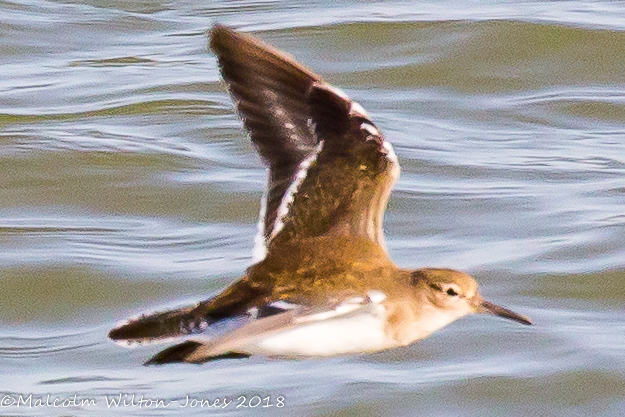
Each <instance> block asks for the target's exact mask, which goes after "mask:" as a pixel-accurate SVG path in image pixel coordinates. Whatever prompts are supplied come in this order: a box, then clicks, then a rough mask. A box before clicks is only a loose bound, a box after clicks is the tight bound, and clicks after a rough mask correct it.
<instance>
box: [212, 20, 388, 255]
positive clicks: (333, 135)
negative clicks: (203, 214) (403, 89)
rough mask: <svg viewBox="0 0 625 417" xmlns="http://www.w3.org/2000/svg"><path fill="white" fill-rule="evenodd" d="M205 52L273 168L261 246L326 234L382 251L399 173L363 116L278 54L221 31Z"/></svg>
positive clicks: (214, 32) (379, 136)
mask: <svg viewBox="0 0 625 417" xmlns="http://www.w3.org/2000/svg"><path fill="white" fill-rule="evenodd" d="M211 48H212V49H213V51H214V52H215V54H216V55H217V57H218V60H219V65H220V67H221V71H222V75H223V77H224V79H225V80H226V82H227V84H228V86H229V90H230V93H231V94H232V96H233V98H234V100H235V102H236V103H237V110H238V112H239V114H240V115H241V118H242V119H243V123H244V126H245V128H246V129H247V131H248V132H249V134H250V136H251V138H252V141H253V143H254V144H255V145H256V147H257V149H258V151H259V153H260V155H261V157H262V158H263V160H264V161H265V163H266V164H267V165H268V167H269V169H270V178H269V186H268V193H267V203H266V212H265V218H264V219H263V220H264V230H263V234H264V241H265V242H264V243H265V245H266V246H267V247H268V246H269V245H270V244H271V243H272V241H273V240H274V239H276V240H277V241H283V240H284V239H286V240H290V239H292V238H293V237H295V236H298V237H302V238H305V237H315V236H320V235H323V234H325V233H328V232H335V233H340V234H347V235H357V236H365V237H368V238H369V239H371V240H373V241H374V242H377V243H379V244H380V245H382V246H384V237H383V232H382V220H383V215H384V210H385V208H386V204H387V201H388V198H389V196H390V192H391V189H392V186H393V184H394V182H395V180H396V179H397V176H398V174H399V164H398V162H397V158H396V156H395V154H394V152H393V150H392V147H391V146H390V144H388V143H386V142H385V140H384V137H383V136H382V134H381V133H380V131H379V129H378V128H377V127H376V126H375V124H374V123H373V122H372V121H371V120H370V119H369V116H368V115H367V113H366V112H365V111H364V110H363V109H362V107H360V105H358V104H357V103H354V102H352V101H351V100H350V99H349V98H348V97H347V96H346V95H345V94H344V93H343V92H341V91H340V90H338V89H335V88H333V87H332V86H330V85H329V84H327V83H325V82H324V81H323V79H322V78H321V77H320V76H318V75H316V74H314V73H313V72H312V71H310V70H308V69H306V68H304V67H303V66H301V65H300V64H298V63H297V62H295V61H294V60H293V59H292V58H290V57H289V56H288V55H286V54H284V53H283V52H280V51H277V50H276V49H274V48H272V47H270V46H268V45H266V44H263V43H261V42H260V41H258V40H256V39H254V38H252V37H251V36H249V35H244V34H239V33H236V32H234V31H232V30H231V29H228V28H225V27H223V26H215V27H214V28H213V30H212V32H211Z"/></svg>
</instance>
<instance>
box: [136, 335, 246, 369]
mask: <svg viewBox="0 0 625 417" xmlns="http://www.w3.org/2000/svg"><path fill="white" fill-rule="evenodd" d="M202 346H203V343H201V342H198V341H195V340H188V341H186V342H184V343H180V344H178V345H174V346H171V347H168V348H167V349H164V350H162V351H160V352H158V353H157V354H156V355H154V356H152V357H151V358H150V359H148V360H147V361H146V362H145V363H144V365H145V366H150V365H167V364H170V363H195V364H200V363H204V362H213V361H217V360H222V359H246V358H249V357H250V356H251V355H249V354H247V353H241V352H226V353H222V354H218V355H214V356H207V357H203V358H201V359H197V358H193V354H194V353H195V352H196V351H197V350H198V349H199V348H200V347H202Z"/></svg>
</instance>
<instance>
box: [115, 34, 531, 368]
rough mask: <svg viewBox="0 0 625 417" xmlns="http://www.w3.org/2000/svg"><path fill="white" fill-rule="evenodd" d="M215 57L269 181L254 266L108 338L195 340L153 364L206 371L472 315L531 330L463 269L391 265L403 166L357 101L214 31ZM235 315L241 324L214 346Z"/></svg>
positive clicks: (380, 346)
mask: <svg viewBox="0 0 625 417" xmlns="http://www.w3.org/2000/svg"><path fill="white" fill-rule="evenodd" d="M210 46H211V49H212V50H213V52H214V53H215V55H216V56H217V58H218V62H219V67H220V69H221V74H222V76H223V79H224V80H225V82H226V84H227V86H228V89H229V92H230V94H231V95H232V97H233V99H234V101H235V103H236V109H237V111H238V113H239V115H240V116H241V119H242V120H243V125H244V126H245V128H246V130H247V132H248V133H249V136H250V137H251V139H252V142H253V143H254V145H255V147H256V149H257V150H258V153H259V154H260V156H261V158H262V159H263V161H264V162H265V164H266V165H267V167H268V171H269V175H268V187H267V191H266V193H265V196H264V198H263V202H262V204H261V215H260V222H259V233H258V236H257V237H256V247H255V249H254V263H253V265H252V266H250V267H249V268H248V269H247V271H246V273H245V275H244V276H243V277H242V278H240V279H239V280H237V281H236V282H234V283H233V284H232V285H230V286H229V287H228V288H226V289H225V290H224V291H222V292H221V293H219V294H218V295H216V296H215V297H213V298H210V299H208V300H206V301H202V302H200V303H198V304H196V305H194V306H191V307H186V308H181V309H178V310H172V311H167V312H161V313H155V314H151V315H147V316H142V317H140V318H137V319H133V320H130V321H129V322H126V323H125V324H123V325H121V326H119V327H117V328H115V329H113V330H111V332H110V333H109V337H110V338H111V339H113V340H117V341H128V342H142V341H148V340H155V339H168V338H177V337H186V338H187V340H186V341H185V342H183V343H180V344H177V345H174V346H172V347H169V348H167V349H165V350H163V351H161V352H160V353H158V354H157V355H156V356H154V357H153V358H151V359H150V360H149V361H148V362H147V364H165V363H172V362H190V363H201V362H206V361H210V360H215V359H223V358H239V357H247V356H250V355H266V356H279V357H308V356H330V355H339V354H347V353H359V352H375V351H380V350H384V349H390V348H395V347H399V346H406V345H410V344H411V343H414V342H416V341H418V340H420V339H424V338H425V337H427V336H429V335H430V334H431V333H433V332H435V331H436V330H438V329H440V328H442V327H444V326H446V325H448V324H450V323H452V322H453V321H455V320H457V319H459V318H460V317H463V316H466V315H468V314H472V313H489V314H494V315H497V316H500V317H504V318H507V319H511V320H514V321H517V322H519V323H522V324H531V322H530V320H529V319H528V318H526V317H523V316H521V315H518V314H516V313H514V312H512V311H510V310H508V309H505V308H503V307H499V306H497V305H495V304H492V303H490V302H488V301H485V300H484V299H483V298H482V297H481V296H480V294H479V292H478V286H477V283H476V281H475V280H474V279H473V278H472V277H471V276H469V275H467V274H465V273H463V272H459V271H455V270H452V269H443V268H423V269H417V270H407V269H402V268H399V267H397V266H396V265H395V264H394V263H393V262H392V261H391V260H390V259H389V256H388V253H387V251H386V247H385V244H384V235H383V231H382V221H383V216H384V210H385V208H386V204H387V201H388V199H389V196H390V194H391V190H392V187H393V185H394V183H395V181H396V180H397V178H398V177H399V163H398V160H397V156H396V155H395V152H394V151H393V147H392V146H391V144H390V143H389V142H388V141H387V140H386V139H385V138H384V136H383V135H382V133H381V132H380V129H379V128H378V127H377V126H376V124H375V123H374V122H373V121H372V120H371V118H370V117H369V115H368V114H367V112H366V111H365V110H364V109H363V108H362V107H361V106H360V105H359V104H358V103H356V102H354V101H352V100H351V99H350V98H349V97H348V96H347V95H346V94H345V93H344V92H343V91H341V90H339V89H337V88H335V87H333V86H331V85H329V84H328V83H326V82H325V81H324V80H323V78H321V77H320V76H319V75H317V74H315V73H314V72H312V71H311V70H309V69H308V68H306V67H304V66H302V65H301V64H299V63H297V62H296V61H295V60H294V59H293V58H292V57H290V56H289V55H287V54H285V53H283V52H281V51H278V50H276V49H274V48H272V47H271V46H269V45H267V44H265V43H263V42H261V41H259V40H257V39H255V38H254V37H252V36H250V35H246V34H243V33H238V32H235V31H233V30H231V29H229V28H227V27H224V26H221V25H216V26H215V27H214V28H213V29H212V31H211V33H210ZM233 318H239V319H240V320H241V318H243V319H242V321H243V324H240V325H239V326H238V327H236V328H235V329H234V330H232V331H231V332H227V333H225V334H221V335H218V336H216V337H210V336H209V335H207V330H208V328H209V327H214V326H213V325H215V324H216V323H220V322H224V321H227V320H230V319H233Z"/></svg>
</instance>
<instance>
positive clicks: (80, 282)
mask: <svg viewBox="0 0 625 417" xmlns="http://www.w3.org/2000/svg"><path fill="white" fill-rule="evenodd" d="M215 22H221V23H224V24H227V25H231V26H234V27H237V28H240V29H242V30H246V31H253V32H257V33H258V35H259V36H261V37H262V38H263V39H265V40H267V41H269V42H271V43H273V44H275V45H276V46H278V47H280V48H282V49H284V50H287V51H288V52H290V53H291V54H292V55H294V56H296V57H297V58H298V59H299V60H301V61H302V62H304V63H306V64H307V65H308V66H309V67H311V68H314V69H315V70H316V71H318V72H320V73H321V74H323V75H324V77H326V79H328V80H329V81H330V82H332V83H334V84H335V85H337V86H340V87H341V88H343V89H344V90H346V91H347V92H348V94H350V95H351V96H352V97H353V98H355V99H356V100H358V101H359V102H360V103H361V104H363V106H364V107H365V108H366V109H367V110H368V111H369V112H370V113H371V114H372V116H373V118H374V119H375V120H376V122H377V123H378V124H379V126H380V127H381V128H382V129H383V130H384V132H385V133H386V136H387V137H388V138H389V139H390V140H391V141H392V142H393V143H394V145H395V148H396V151H397V153H398V155H399V158H400V161H401V163H402V169H403V175H402V178H401V180H400V182H399V184H398V185H397V188H396V191H395V193H394V194H393V198H392V199H391V202H390V206H389V211H388V212H387V216H386V232H387V240H388V246H389V251H390V253H391V256H392V257H393V259H394V260H395V261H396V262H397V263H398V264H399V265H402V266H406V267H419V266H426V265H427V266H450V267H454V268H457V269H464V270H467V271H469V272H471V273H472V274H474V275H475V276H476V277H477V278H478V280H479V281H480V283H481V286H482V292H483V293H484V294H485V296H487V298H489V299H492V300H493V301H496V302H499V303H501V304H504V305H507V306H509V307H511V308H513V309H514V310H517V311H519V312H520V313H523V314H527V315H529V316H530V317H532V318H533V320H534V322H535V324H536V325H535V326H533V327H522V326H518V325H515V324H514V323H508V322H504V321H501V320H495V319H493V318H489V317H470V318H466V319H463V320H461V321H459V322H457V323H454V324H453V325H451V326H449V327H448V328H446V329H444V330H442V331H440V332H438V333H437V334H436V335H434V336H432V337H431V338H429V339H427V340H425V341H422V342H420V343H418V344H416V345H413V346H411V347H409V348H405V349H399V350H394V351H389V352H383V353H378V354H372V355H363V356H347V357H339V358H331V359H325V360H303V361H277V360H268V359H263V358H253V359H251V360H245V361H221V362H215V363H210V364H206V365H203V366H191V365H187V366H185V365H174V366H169V367H143V366H141V363H142V362H143V360H145V359H146V358H147V357H148V356H149V355H150V354H152V353H154V352H155V351H156V350H157V349H159V346H148V347H145V348H142V349H123V348H121V347H119V346H117V345H115V344H113V343H111V342H110V341H108V340H107V339H106V333H107V331H108V330H109V329H110V328H111V327H113V326H114V325H115V324H116V322H117V321H118V320H122V319H125V318H126V317H128V316H129V315H133V314H137V313H140V312H142V311H145V310H153V309H156V308H166V307H172V306H177V305H181V304H184V303H188V302H193V301H195V300H198V299H201V298H205V297H207V296H208V295H210V294H212V293H214V292H216V291H218V290H220V289H221V288H223V287H224V286H226V285H227V284H228V283H229V282H231V281H233V280H234V279H236V278H237V277H238V276H240V275H241V273H242V272H243V271H244V269H245V268H246V266H247V265H248V264H249V262H250V260H251V248H252V243H253V242H252V237H253V234H254V231H255V222H256V215H257V212H258V201H259V199H260V196H261V193H262V190H263V187H264V180H265V173H264V171H263V169H262V166H261V165H260V163H259V161H258V159H257V157H256V155H255V153H254V150H253V148H252V147H251V146H250V144H249V143H248V142H247V139H246V138H245V136H244V134H243V132H242V131H241V130H240V122H239V121H238V120H237V118H236V116H235V115H234V113H233V111H232V104H231V101H230V99H229V98H228V96H227V95H226V94H225V92H224V88H223V86H222V85H221V84H220V82H219V77H218V72H217V69H216V64H215V59H214V57H213V56H212V55H211V54H210V53H208V52H207V50H206V44H207V42H206V38H205V31H206V30H207V29H208V28H210V27H211V26H212V25H213V24H214V23H215ZM623 271H625V6H623V5H622V3H620V2H594V1H562V2H550V1H534V2H523V3H519V2H514V1H492V2H477V1H473V2H464V1H463V2H460V1H444V2H440V1H431V2H426V1H423V2H402V1H387V2H377V3H376V2H370V3H361V2H356V1H334V2H321V1H319V2H314V1H313V2H310V1H308V2H279V1H265V2H262V1H217V2H191V1H168V2H158V1H128V0H113V1H93V0H91V1H90V0H85V1H81V0H67V1H42V0H32V1H23V0H17V1H0V375H2V377H1V378H0V394H1V395H2V396H3V397H2V401H3V402H2V404H0V406H7V407H3V408H1V409H0V414H1V415H41V416H48V415H64V416H65V415H75V416H87V415H89V416H91V415H133V416H140V415H141V416H146V415H171V414H174V413H179V414H184V415H207V414H210V413H216V414H219V415H235V414H236V415H238V414H241V413H242V414H250V415H251V414H258V413H259V412H262V413H265V414H280V415H315V416H347V415H372V416H374V415H375V416H378V415H385V416H400V415H406V416H412V415H436V416H457V415H463V416H465V415H466V416H484V415H489V416H499V415H515V416H528V415H541V416H550V415H561V416H573V415H576V416H577V415H579V416H587V415H602V416H621V415H623V414H625V311H624V308H623V307H624V304H625V285H623V283H624V280H625V272H623ZM30 394H32V396H33V397H32V400H31V401H32V402H31V404H32V405H31V406H29V405H25V404H22V405H21V406H20V407H17V406H16V405H15V404H13V405H11V401H12V400H14V399H17V398H18V397H19V396H20V395H22V396H23V397H24V399H26V398H28V395H30ZM48 394H50V400H48V401H50V402H53V400H54V399H60V400H61V401H62V400H69V399H72V398H74V395H76V398H77V400H78V401H81V400H84V399H94V400H95V401H97V402H98V404H97V405H84V406H82V407H69V408H58V407H57V408H54V407H52V406H51V405H46V404H44V405H42V406H40V407H36V406H35V402H36V399H40V400H42V401H44V402H45V401H46V396H47V395H48ZM133 394H134V395H135V396H136V398H135V402H134V403H132V395H133ZM119 395H122V396H123V399H125V400H126V401H127V405H125V406H124V405H121V406H119V407H110V408H109V407H108V406H107V400H110V399H111V398H117V396H119ZM141 395H143V396H144V399H161V400H163V401H169V402H170V404H169V407H158V408H156V407H147V408H146V406H145V405H148V403H142V404H144V406H141V407H140V406H139V405H138V404H139V400H140V398H141ZM187 396H188V398H189V399H190V400H194V399H211V400H212V401H214V400H215V399H217V398H220V399H223V398H225V397H228V398H231V399H233V400H234V402H233V403H231V404H230V405H229V406H228V407H226V408H225V409H223V410H221V411H217V410H216V409H214V408H211V409H207V408H198V407H187V408H182V407H181V405H185V404H186V400H187ZM240 396H245V397H246V398H247V401H248V403H247V404H246V405H250V403H249V401H251V399H252V398H254V396H258V398H259V399H262V401H263V402H262V403H261V405H260V406H258V407H257V409H254V410H251V409H249V408H248V409H247V410H245V409H242V408H239V409H236V408H235V407H236V404H238V403H240V402H241V401H242V400H240V399H239V397H240ZM280 396H282V397H284V398H283V400H281V401H283V402H282V403H279V399H278V397H280ZM267 397H269V399H266V398H267ZM173 400H177V401H178V402H172V401H173ZM254 401H256V400H254ZM151 404H152V405H154V404H153V403H151ZM161 404H163V403H161ZM269 404H271V405H273V407H266V408H263V407H262V405H269ZM280 404H282V405H284V407H278V406H279V405H280ZM70 405H71V404H70ZM189 405H191V404H190V403H189ZM196 405H197V403H196ZM258 408H263V409H262V410H260V411H259V410H258Z"/></svg>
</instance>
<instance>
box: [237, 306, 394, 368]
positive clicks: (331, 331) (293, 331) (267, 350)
mask: <svg viewBox="0 0 625 417" xmlns="http://www.w3.org/2000/svg"><path fill="white" fill-rule="evenodd" d="M308 318H309V319H310V320H307V321H310V324H301V325H298V326H295V327H292V328H290V329H287V330H284V331H282V332H279V333H275V334H272V335H267V336H265V337H262V338H260V339H256V340H254V341H253V342H252V343H250V344H248V345H247V346H245V347H244V351H245V352H246V353H250V354H260V355H277V356H330V355H339V354H345V353H356V352H373V351H378V350H383V349H388V348H390V347H394V346H397V342H396V341H395V340H393V339H390V338H389V337H388V336H387V335H386V332H385V324H386V310H385V308H384V307H383V306H382V305H380V304H372V305H371V306H370V308H366V309H362V308H361V309H359V311H356V312H354V314H347V315H341V316H339V317H337V318H329V319H321V318H320V319H321V320H314V319H313V317H310V316H309V317H308ZM307 321H304V322H303V323H306V322H307Z"/></svg>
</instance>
